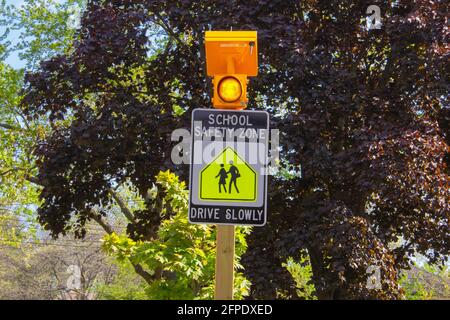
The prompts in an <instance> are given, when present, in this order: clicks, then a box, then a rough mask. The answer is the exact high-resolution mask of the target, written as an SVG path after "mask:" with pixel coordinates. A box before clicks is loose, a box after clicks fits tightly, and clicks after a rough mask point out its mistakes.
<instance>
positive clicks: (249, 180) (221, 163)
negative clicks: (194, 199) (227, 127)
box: [199, 147, 258, 202]
mask: <svg viewBox="0 0 450 320" xmlns="http://www.w3.org/2000/svg"><path fill="white" fill-rule="evenodd" d="M199 180H200V188H199V189H200V199H202V200H207V201H218V202H220V201H233V202H236V201H238V202H239V201H242V202H252V201H256V194H257V180H258V175H257V174H256V172H255V170H254V169H253V168H252V167H251V166H250V165H249V164H248V163H247V162H245V160H243V159H242V158H241V157H240V156H239V155H238V153H237V152H236V151H235V150H233V149H232V148H229V147H228V148H225V149H224V150H223V151H222V152H220V153H219V155H218V156H217V157H216V158H215V159H214V160H213V161H212V162H211V163H210V164H208V165H207V166H205V167H204V168H203V170H202V171H201V172H200V179H199Z"/></svg>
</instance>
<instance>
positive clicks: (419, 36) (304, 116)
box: [23, 0, 450, 299]
mask: <svg viewBox="0 0 450 320" xmlns="http://www.w3.org/2000/svg"><path fill="white" fill-rule="evenodd" d="M376 3H378V5H379V6H380V7H381V12H382V19H383V20H382V23H383V25H382V29H381V30H372V31H367V30H366V29H365V27H364V25H365V19H364V17H365V11H366V8H367V6H368V5H369V4H372V2H366V1H348V0H344V1H333V0H323V1H321V0H319V1H316V0H309V1H284V0H283V1H281V0H271V1H268V0H259V1H188V0H179V1H137V0H136V1H101V2H97V1H91V2H90V3H89V5H88V8H87V11H86V13H85V15H84V17H83V20H82V27H81V30H80V32H79V40H78V41H77V42H76V43H75V44H74V50H73V52H72V53H71V54H69V55H67V56H60V57H55V58H53V59H52V60H50V61H46V62H43V63H42V65H41V69H40V70H39V71H38V72H36V73H33V74H28V75H27V78H26V87H25V89H24V92H25V98H24V100H23V105H24V108H25V110H26V111H27V113H28V114H29V115H30V117H33V116H34V117H37V116H42V115H49V118H50V121H51V124H52V126H53V127H54V130H53V134H52V136H51V137H49V138H48V139H46V140H45V141H42V143H41V146H40V148H39V149H38V150H37V156H38V157H39V159H40V162H39V177H38V178H39V181H40V182H41V183H42V184H43V185H44V189H43V192H42V194H41V197H42V199H43V200H44V204H43V205H42V207H41V208H40V209H39V216H40V221H41V222H42V223H43V224H45V225H46V226H47V228H48V229H49V230H51V231H52V233H53V234H54V235H58V234H60V233H64V232H65V231H64V230H65V227H66V225H67V223H68V221H69V219H71V217H72V218H75V219H77V221H78V222H79V224H80V226H79V231H80V232H81V234H82V233H83V232H82V230H83V225H84V222H85V221H86V219H88V216H87V214H86V210H88V209H89V208H90V207H92V206H93V205H96V204H101V203H102V202H104V201H105V200H106V199H107V190H108V188H109V187H111V186H112V185H114V184H115V183H118V182H120V181H122V180H123V179H124V178H125V177H130V179H131V181H132V182H133V183H134V184H136V185H137V186H138V188H139V190H140V192H141V193H142V194H143V195H145V194H146V192H147V189H148V188H149V187H150V186H151V184H152V181H153V179H154V176H155V174H156V173H157V172H158V170H160V169H166V168H172V169H175V170H177V172H178V173H179V174H181V175H182V176H184V177H185V176H186V175H185V173H186V170H187V168H186V167H185V166H182V167H178V168H173V164H171V162H170V151H171V147H172V144H171V143H170V133H171V131H172V130H173V129H175V128H180V127H188V122H189V118H190V111H191V110H192V109H193V108H197V107H209V106H210V100H209V93H210V86H209V85H208V82H207V80H206V79H205V77H204V74H205V72H204V71H205V70H204V63H203V61H202V58H201V54H200V53H201V52H202V47H203V43H202V37H203V32H204V31H205V30H208V29H210V28H211V29H213V30H221V29H222V30H223V29H225V30H229V29H230V27H233V30H242V29H244V30H245V29H247V30H249V29H250V30H258V38H259V49H260V57H259V58H260V75H259V76H258V77H257V78H255V79H252V81H251V82H250V107H251V108H264V107H265V108H266V109H267V110H268V111H269V112H271V113H273V114H274V115H275V114H277V113H278V111H280V110H281V109H283V115H282V116H276V117H275V116H274V117H273V121H274V127H277V128H279V129H280V130H281V145H282V157H283V158H284V159H287V160H288V161H289V162H290V163H291V164H296V165H298V164H301V167H302V178H301V179H299V178H297V179H293V180H284V179H275V178H272V179H271V183H270V190H269V191H270V215H269V223H268V225H267V226H266V227H264V228H259V229H255V231H254V232H253V233H252V234H251V236H250V237H249V249H248V251H247V253H246V254H245V256H244V257H243V260H242V262H243V264H244V266H245V273H246V274H247V276H248V277H249V279H250V280H251V282H252V283H253V286H252V297H253V298H274V297H276V295H277V292H283V293H284V295H285V296H289V297H292V298H295V296H296V294H295V288H294V283H293V281H292V278H291V277H290V276H289V275H288V274H287V272H286V271H285V270H284V269H283V268H282V267H281V263H282V262H283V261H285V259H286V258H287V257H288V256H292V257H298V256H299V254H300V252H301V250H302V249H306V250H307V252H308V253H309V255H310V257H311V263H312V266H313V273H314V277H313V281H314V284H315V286H316V289H317V294H318V296H319V297H320V298H330V299H331V298H397V297H399V296H400V294H401V293H400V290H399V288H398V285H397V277H398V271H399V269H400V268H404V267H407V266H408V263H409V258H410V257H411V254H413V253H414V252H420V253H422V254H424V255H425V256H427V257H428V258H429V260H430V261H432V262H437V261H442V260H445V259H446V258H447V257H448V255H449V249H450V246H449V238H450V237H449V215H450V179H449V154H448V152H449V139H450V132H449V119H450V115H449V112H450V111H449V110H450V109H449V108H450V106H449V104H448V91H449V79H448V74H449V70H448V68H449V63H448V61H449V50H448V40H449V39H448V38H449V34H448V30H447V29H446V22H447V20H448V4H447V1H444V0H437V1H430V0H416V1H406V0H400V1H376ZM149 23H157V24H159V25H160V26H161V27H162V28H163V29H164V30H165V33H166V34H167V35H168V36H169V39H170V41H168V43H167V45H166V46H165V48H163V49H162V50H161V51H160V52H159V53H158V54H157V55H156V57H154V58H152V59H149V58H148V57H147V45H148V39H147V38H146V34H145V30H146V26H148V24H149ZM136 67H142V68H143V70H144V74H143V75H142V76H141V77H138V81H136V79H133V83H132V84H130V80H131V76H132V74H133V70H134V69H135V68H136ZM174 93H175V94H174ZM256 97H258V100H256V99H255V98H256ZM257 101H258V102H257ZM174 104H176V105H178V106H180V107H181V108H183V109H185V110H186V111H187V112H186V113H184V115H183V116H181V117H179V116H175V115H174V114H173V112H172V110H173V105H174ZM59 119H70V125H68V126H66V125H61V124H58V120H59ZM140 215H141V216H142V217H144V218H145V217H150V216H151V210H150V209H149V210H148V211H147V212H141V213H140ZM151 221H152V223H155V224H157V223H159V222H160V219H152V220H151ZM153 227H155V226H153ZM141 229H142V228H140V227H139V226H138V225H135V226H131V227H130V228H129V230H134V231H136V230H141ZM136 232H139V231H136ZM393 243H397V245H396V246H393ZM370 265H377V266H379V267H380V269H381V276H382V288H383V290H369V289H367V287H366V280H367V276H368V275H367V274H366V270H367V268H368V267H369V266H370Z"/></svg>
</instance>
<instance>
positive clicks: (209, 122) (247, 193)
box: [189, 109, 269, 226]
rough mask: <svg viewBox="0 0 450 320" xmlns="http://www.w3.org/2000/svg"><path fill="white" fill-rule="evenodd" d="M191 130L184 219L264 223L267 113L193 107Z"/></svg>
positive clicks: (222, 222)
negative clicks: (188, 178) (186, 203)
mask: <svg viewBox="0 0 450 320" xmlns="http://www.w3.org/2000/svg"><path fill="white" fill-rule="evenodd" d="M191 130H192V131H191V132H192V141H191V142H192V143H191V167H190V180H189V181H190V182H189V183H190V187H189V190H190V195H189V221H190V222H192V223H210V224H228V225H253V226H263V225H265V223H266V219H267V214H266V212H267V202H266V194H267V166H268V140H269V115H268V113H267V112H265V111H249V110H244V111H229V110H214V109H195V110H194V111H193V113H192V128H191Z"/></svg>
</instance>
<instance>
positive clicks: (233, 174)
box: [216, 161, 241, 193]
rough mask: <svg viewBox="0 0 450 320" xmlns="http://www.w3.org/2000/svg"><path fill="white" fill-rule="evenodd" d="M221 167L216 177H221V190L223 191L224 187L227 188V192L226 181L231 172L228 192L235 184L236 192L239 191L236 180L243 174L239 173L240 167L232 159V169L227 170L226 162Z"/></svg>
mask: <svg viewBox="0 0 450 320" xmlns="http://www.w3.org/2000/svg"><path fill="white" fill-rule="evenodd" d="M220 167H221V168H220V171H219V173H218V174H217V176H216V178H217V177H219V192H220V193H222V187H223V189H224V190H225V192H227V188H226V183H227V178H228V174H230V175H231V178H230V182H229V184H228V193H231V188H232V186H234V188H235V189H236V192H237V193H239V189H238V187H237V181H236V180H237V178H239V177H240V176H241V174H240V173H239V170H238V168H237V167H236V166H235V165H234V164H233V161H230V169H229V170H228V172H227V171H226V170H225V165H224V164H221V165H220Z"/></svg>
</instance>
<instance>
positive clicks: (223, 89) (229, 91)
mask: <svg viewBox="0 0 450 320" xmlns="http://www.w3.org/2000/svg"><path fill="white" fill-rule="evenodd" d="M218 92H219V97H220V99H222V100H223V101H224V102H236V101H238V100H239V99H240V98H241V96H242V84H241V82H240V81H239V80H238V79H236V78H234V77H225V78H223V79H222V80H221V81H220V82H219V88H218Z"/></svg>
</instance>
